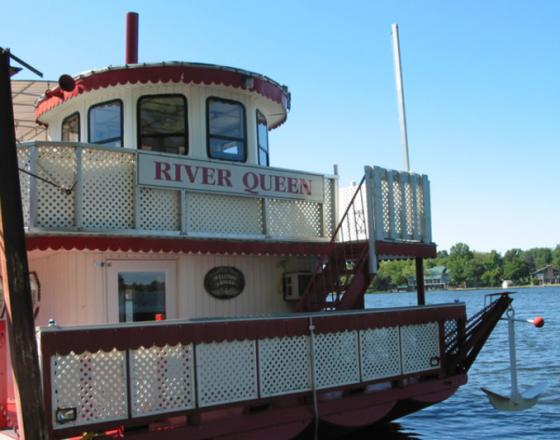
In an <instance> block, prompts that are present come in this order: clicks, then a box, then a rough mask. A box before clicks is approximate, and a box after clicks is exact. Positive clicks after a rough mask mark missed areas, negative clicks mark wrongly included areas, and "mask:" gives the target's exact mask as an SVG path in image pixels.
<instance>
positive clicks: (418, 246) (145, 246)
mask: <svg viewBox="0 0 560 440" xmlns="http://www.w3.org/2000/svg"><path fill="white" fill-rule="evenodd" d="M26 240H27V241H26V245H27V250H28V251H32V250H41V251H44V250H47V249H51V250H55V251H56V250H68V251H69V250H73V249H75V250H79V251H81V250H84V249H87V250H91V251H123V252H128V251H132V252H172V253H202V254H232V255H239V254H245V255H303V256H306V255H307V256H309V255H315V256H322V255H328V254H329V253H330V252H332V244H331V243H324V242H323V243H297V242H263V241H234V240H203V239H192V238H155V237H120V236H109V237H108V236H92V235H59V236H57V235H30V236H27V239H26ZM337 245H338V246H345V245H344V244H342V243H339V244H337ZM376 248H377V253H378V255H379V257H380V258H381V259H391V258H435V257H436V245H435V244H422V243H397V242H395V243H393V242H387V241H377V242H376Z"/></svg>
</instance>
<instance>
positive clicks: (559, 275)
mask: <svg viewBox="0 0 560 440" xmlns="http://www.w3.org/2000/svg"><path fill="white" fill-rule="evenodd" d="M531 275H532V276H533V279H534V280H536V281H537V284H538V285H544V284H560V270H558V269H555V268H554V267H553V266H552V265H551V264H547V265H546V266H543V267H541V268H540V269H537V270H536V271H534V272H533V273H532V274H531Z"/></svg>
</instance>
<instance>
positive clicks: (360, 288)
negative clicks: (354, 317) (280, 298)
mask: <svg viewBox="0 0 560 440" xmlns="http://www.w3.org/2000/svg"><path fill="white" fill-rule="evenodd" d="M365 179H366V178H365V176H364V177H363V178H362V181H361V182H360V184H359V185H358V186H357V188H356V191H355V192H354V195H353V196H352V198H351V199H350V202H349V203H348V206H347V207H346V210H345V211H344V214H343V215H342V217H341V219H340V222H339V223H338V226H337V227H336V229H335V231H334V232H333V235H332V237H331V241H330V243H329V252H328V254H327V255H326V256H325V257H323V258H321V260H320V261H319V262H318V264H317V266H316V267H315V270H314V272H313V275H312V277H311V279H310V281H309V283H308V285H307V287H306V289H305V291H304V294H303V296H302V298H301V300H300V301H299V303H298V305H297V311H300V312H302V311H307V312H309V311H319V310H324V309H335V310H336V309H338V310H341V309H352V308H354V307H355V306H356V305H357V303H358V302H359V300H360V297H361V296H362V295H363V294H364V292H365V291H366V289H367V287H368V285H369V282H370V274H369V267H368V257H369V243H368V237H369V234H368V224H367V207H366V191H365V184H364V183H365Z"/></svg>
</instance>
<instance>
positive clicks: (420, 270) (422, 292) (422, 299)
mask: <svg viewBox="0 0 560 440" xmlns="http://www.w3.org/2000/svg"><path fill="white" fill-rule="evenodd" d="M415 262H416V296H417V299H418V305H419V306H423V305H425V304H426V288H425V286H424V260H423V259H422V257H416V259H415Z"/></svg>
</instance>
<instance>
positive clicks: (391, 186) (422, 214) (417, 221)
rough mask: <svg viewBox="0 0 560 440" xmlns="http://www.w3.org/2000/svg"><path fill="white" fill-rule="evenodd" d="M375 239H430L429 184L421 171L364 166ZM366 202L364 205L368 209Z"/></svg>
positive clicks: (429, 241)
mask: <svg viewBox="0 0 560 440" xmlns="http://www.w3.org/2000/svg"><path fill="white" fill-rule="evenodd" d="M365 171H366V188H367V193H368V197H367V200H368V202H370V201H373V203H372V204H371V213H370V216H371V217H372V218H373V219H374V221H373V222H372V229H370V234H371V235H373V236H374V237H375V239H376V240H397V241H416V242H421V243H431V242H432V222H431V211H430V183H429V180H428V176H426V175H425V174H422V175H421V174H415V173H409V172H406V171H395V170H387V169H384V168H380V167H373V168H372V167H366V168H365ZM369 208H370V204H368V209H369Z"/></svg>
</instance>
